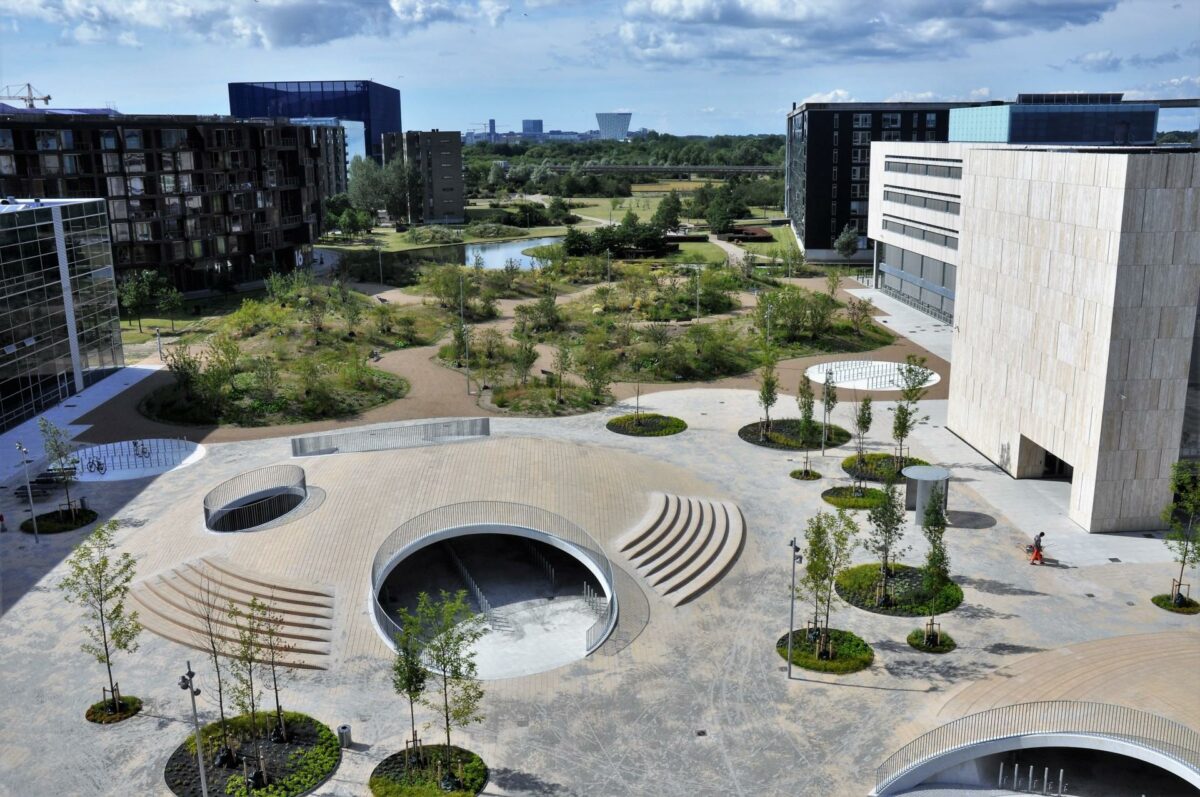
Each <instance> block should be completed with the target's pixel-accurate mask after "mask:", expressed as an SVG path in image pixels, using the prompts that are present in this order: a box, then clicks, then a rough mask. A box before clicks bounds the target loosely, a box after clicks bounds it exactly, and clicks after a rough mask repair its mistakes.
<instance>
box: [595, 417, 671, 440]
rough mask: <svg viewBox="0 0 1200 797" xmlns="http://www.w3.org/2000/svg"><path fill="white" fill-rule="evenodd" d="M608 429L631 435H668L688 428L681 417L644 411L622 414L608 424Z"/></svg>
mask: <svg viewBox="0 0 1200 797" xmlns="http://www.w3.org/2000/svg"><path fill="white" fill-rule="evenodd" d="M606 427H607V428H608V431H610V432H616V433H617V434H625V435H630V436H631V437H666V436H667V435H672V434H679V433H680V432H682V431H684V430H685V429H687V424H686V423H685V422H684V421H683V420H682V419H680V418H675V417H672V416H670V415H658V414H656V413H653V412H643V413H641V414H640V415H621V416H619V417H617V418H613V419H612V420H611V421H609V422H608V423H607V424H606Z"/></svg>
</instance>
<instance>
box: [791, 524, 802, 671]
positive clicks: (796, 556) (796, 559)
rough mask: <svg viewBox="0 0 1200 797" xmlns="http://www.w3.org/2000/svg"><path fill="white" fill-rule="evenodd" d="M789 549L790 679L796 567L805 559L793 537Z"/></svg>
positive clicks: (794, 625) (794, 622) (794, 621)
mask: <svg viewBox="0 0 1200 797" xmlns="http://www.w3.org/2000/svg"><path fill="white" fill-rule="evenodd" d="M788 547H789V548H791V549H792V591H791V593H790V594H789V595H788V599H789V601H788V602H789V608H788V637H787V639H788V643H787V674H788V679H789V680H791V677H792V634H793V633H794V631H795V628H796V565H798V564H800V563H801V562H803V561H804V557H803V556H801V555H800V547H799V546H798V545H796V538H795V537H792V540H791V542H789V543H788Z"/></svg>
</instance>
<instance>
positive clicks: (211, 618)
mask: <svg viewBox="0 0 1200 797" xmlns="http://www.w3.org/2000/svg"><path fill="white" fill-rule="evenodd" d="M218 598H219V594H218V591H217V589H216V584H215V583H214V582H213V579H212V578H211V577H210V576H209V575H208V573H202V574H201V576H200V587H199V590H198V591H197V593H196V594H195V595H194V596H193V597H191V598H189V600H188V603H189V604H190V607H191V612H192V614H193V615H195V616H196V617H198V618H199V619H200V628H199V630H197V631H196V632H194V634H195V636H196V642H197V643H198V645H199V646H200V647H201V648H202V649H203V650H204V653H205V655H207V656H208V659H209V661H210V662H211V663H212V666H213V672H214V673H216V676H217V716H218V718H219V722H220V727H221V749H220V750H219V751H217V755H216V759H215V760H216V762H217V764H218V765H219V766H231V765H232V764H233V763H234V759H233V753H232V748H231V747H230V745H229V726H228V724H227V722H226V717H225V671H226V669H227V665H226V663H225V662H224V661H223V659H224V658H225V657H226V656H230V655H232V649H231V646H230V643H229V641H228V640H227V639H226V638H225V635H224V628H223V627H222V623H223V622H224V614H225V613H224V612H223V611H222V610H221V608H220V606H219V605H218V604H217V599H218Z"/></svg>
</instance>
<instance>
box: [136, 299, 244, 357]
mask: <svg viewBox="0 0 1200 797" xmlns="http://www.w3.org/2000/svg"><path fill="white" fill-rule="evenodd" d="M262 296H263V292H262V291H247V292H246V293H233V294H229V295H228V296H215V297H212V298H209V299H189V300H187V301H185V302H184V303H183V307H182V308H180V310H179V311H178V312H176V313H172V314H170V315H160V314H159V313H158V312H157V311H153V312H152V313H151V314H149V315H144V316H142V329H141V331H140V332H139V331H138V322H137V319H136V318H131V317H128V316H122V317H121V343H122V344H123V345H125V346H130V345H133V344H135V343H145V342H147V341H150V340H154V328H155V327H158V328H159V330H160V331H161V333H162V338H163V345H166V344H167V343H179V342H183V343H192V342H195V341H197V340H199V339H200V338H202V337H204V336H205V335H208V334H210V333H212V332H214V331H215V330H216V324H215V322H216V320H217V319H219V318H221V317H222V316H225V315H228V314H229V313H232V312H233V311H234V310H236V309H238V308H239V307H241V306H242V300H243V299H258V298H261V297H262ZM196 308H199V310H200V314H199V315H195V314H194V310H195V309H196ZM172 320H174V322H175V329H174V330H172V329H171V321H172Z"/></svg>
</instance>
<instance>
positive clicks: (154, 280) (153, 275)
mask: <svg viewBox="0 0 1200 797" xmlns="http://www.w3.org/2000/svg"><path fill="white" fill-rule="evenodd" d="M160 280H161V277H159V275H158V272H156V271H151V270H150V269H139V270H138V271H135V272H133V273H132V274H130V275H129V276H127V277H125V278H124V279H123V280H121V283H120V285H118V286H117V300H118V301H119V302H120V304H121V307H122V308H124V309H125V312H127V313H130V314H132V315H134V316H136V317H137V323H138V332H141V331H142V315H143V314H145V312H146V308H148V307H152V306H153V303H154V296H155V294H156V293H157V292H158V289H159V282H160Z"/></svg>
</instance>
